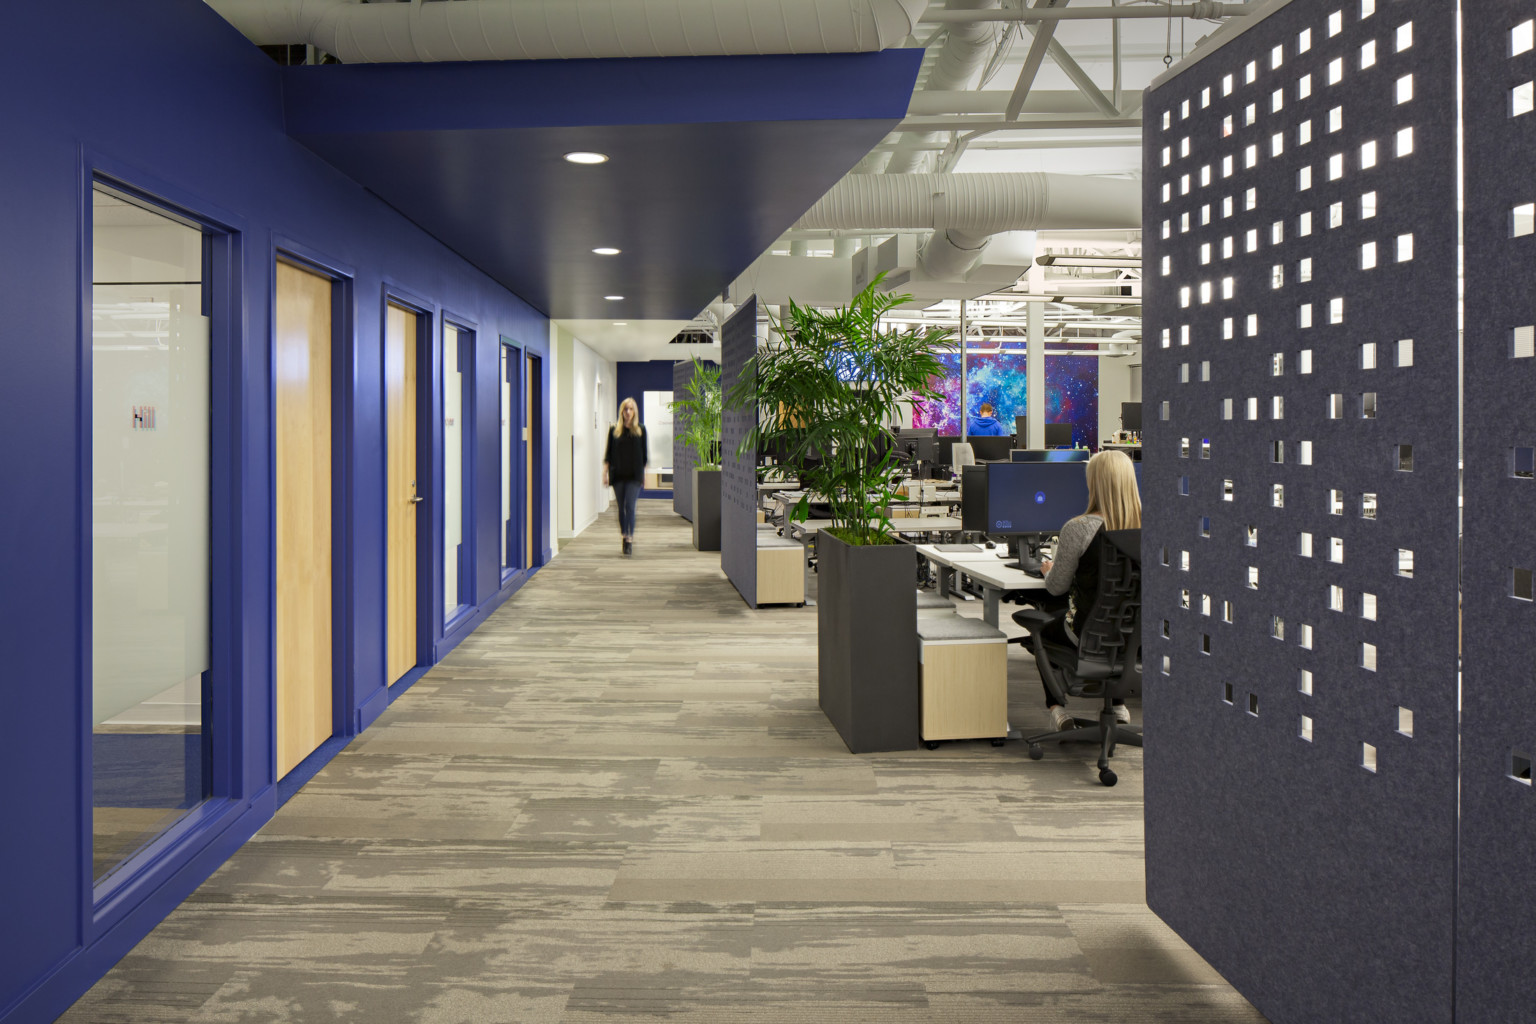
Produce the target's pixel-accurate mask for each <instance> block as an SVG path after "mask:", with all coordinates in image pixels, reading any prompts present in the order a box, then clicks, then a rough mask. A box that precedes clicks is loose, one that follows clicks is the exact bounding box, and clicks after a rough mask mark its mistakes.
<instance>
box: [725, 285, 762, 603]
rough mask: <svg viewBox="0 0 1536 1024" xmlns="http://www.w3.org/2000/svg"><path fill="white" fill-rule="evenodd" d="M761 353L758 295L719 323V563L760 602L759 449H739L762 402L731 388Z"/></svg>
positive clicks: (753, 600) (740, 589)
mask: <svg viewBox="0 0 1536 1024" xmlns="http://www.w3.org/2000/svg"><path fill="white" fill-rule="evenodd" d="M756 354H757V297H756V296H753V297H752V298H750V299H748V300H747V301H746V302H744V303H742V304H741V306H740V307H739V308H738V309H737V310H736V312H735V313H734V314H732V316H731V318H730V319H729V320H727V321H726V322H725V324H724V325H723V326H722V327H721V328H720V387H721V389H722V390H723V391H724V393H725V394H726V396H727V400H726V402H725V409H724V413H723V414H722V416H721V419H720V448H721V453H720V568H722V569H724V570H725V575H726V576H727V577H729V578H730V581H731V582H732V583H733V584H735V586H736V590H737V592H738V593H740V594H741V596H742V599H743V600H744V601H746V602H747V604H749V605H750V606H752V607H753V608H756V607H757V453H756V452H751V451H749V452H747V453H746V454H745V455H738V454H737V453H736V451H737V449H738V448H739V447H740V446H741V443H742V442H743V441H744V440H746V438H747V435H748V434H750V433H751V432H752V428H753V427H755V426H756V425H757V405H756V404H755V403H752V404H748V405H733V404H731V402H730V400H729V395H730V394H731V391H732V389H734V388H735V387H736V382H737V381H739V380H740V379H741V377H742V374H744V373H747V372H749V371H750V366H749V365H748V364H749V363H750V362H751V361H752V357H753V356H755V355H756Z"/></svg>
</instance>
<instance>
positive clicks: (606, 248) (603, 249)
mask: <svg viewBox="0 0 1536 1024" xmlns="http://www.w3.org/2000/svg"><path fill="white" fill-rule="evenodd" d="M592 251H593V252H595V253H597V254H598V255H599V256H617V255H618V254H619V252H620V251H621V250H619V249H615V248H613V246H611V245H600V246H598V247H597V248H596V249H593V250H592Z"/></svg>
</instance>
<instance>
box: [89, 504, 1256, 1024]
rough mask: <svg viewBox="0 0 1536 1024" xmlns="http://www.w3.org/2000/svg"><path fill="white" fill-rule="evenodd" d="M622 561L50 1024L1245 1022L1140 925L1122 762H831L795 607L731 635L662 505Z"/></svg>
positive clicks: (1026, 713) (598, 555) (599, 543)
mask: <svg viewBox="0 0 1536 1024" xmlns="http://www.w3.org/2000/svg"><path fill="white" fill-rule="evenodd" d="M618 549H619V542H618V538H617V533H616V530H615V529H614V524H613V520H612V513H610V514H609V516H608V517H606V518H604V519H603V520H601V521H600V522H598V523H597V524H596V525H594V526H593V527H592V528H591V529H589V530H588V531H587V532H586V533H585V534H583V535H582V536H581V537H579V538H577V539H575V540H573V541H568V542H567V543H566V544H565V545H564V546H563V547H562V550H561V552H560V554H559V556H558V557H557V558H556V559H555V560H554V561H553V562H551V564H550V565H549V566H547V567H546V568H545V569H543V570H542V571H541V572H540V573H539V574H538V575H537V576H536V577H535V578H534V579H533V580H532V581H531V582H530V583H529V584H528V585H527V586H526V587H524V588H523V590H522V591H521V592H519V593H518V594H517V595H516V596H515V597H514V598H513V599H512V600H511V601H510V602H508V603H507V604H506V605H505V606H503V607H502V608H501V609H500V610H498V611H497V612H496V614H495V615H494V616H492V617H491V618H490V620H489V621H488V622H486V623H485V625H483V626H482V627H481V628H480V630H479V631H478V632H476V633H475V634H474V635H473V636H471V637H470V638H469V639H467V640H466V641H465V642H464V643H463V644H462V645H460V646H459V647H458V648H457V649H456V650H455V651H453V652H452V654H450V655H449V656H448V658H447V659H445V660H444V662H443V663H442V664H441V665H439V666H438V667H437V668H435V669H434V670H433V671H432V672H431V673H430V674H428V675H427V676H426V677H425V678H423V679H422V680H421V681H420V682H418V683H417V684H416V686H415V687H413V688H412V689H411V690H410V691H408V692H407V693H406V694H405V695H404V696H402V697H401V698H400V699H399V700H398V701H396V702H395V704H394V705H393V706H391V707H390V709H389V710H388V711H387V712H386V713H385V715H384V716H383V717H382V718H381V719H380V720H379V721H378V722H377V723H376V724H375V725H374V726H373V727H372V728H370V729H369V730H368V731H367V732H366V733H365V734H363V735H362V736H360V737H358V738H357V739H356V740H355V741H354V742H353V743H352V744H351V746H349V747H348V748H347V749H346V750H344V751H343V752H342V753H340V754H339V755H338V756H337V757H336V759H335V760H334V761H333V762H332V763H331V764H330V765H329V766H328V767H326V768H325V769H324V770H323V771H322V772H321V773H320V774H319V775H318V776H317V777H316V778H315V779H314V780H313V781H312V782H310V784H309V785H308V786H306V787H305V788H304V789H303V790H302V791H301V792H300V793H299V794H298V795H297V796H296V797H294V799H293V800H291V801H290V802H289V803H288V804H287V805H286V806H284V807H283V808H282V810H281V811H280V812H279V813H278V815H277V817H276V818H275V819H274V820H273V821H272V822H271V823H270V824H269V825H268V826H267V827H266V828H265V829H264V830H263V831H262V832H261V833H260V834H259V835H258V836H257V837H256V838H255V839H253V840H252V841H251V842H250V843H248V844H247V845H246V846H245V847H244V848H243V849H242V850H240V851H239V853H237V854H236V855H235V856H234V857H233V858H232V859H231V860H230V861H229V862H228V863H227V864H226V865H224V867H223V868H221V869H220V870H219V871H218V873H217V874H216V875H215V876H214V877H213V878H212V879H210V880H209V881H208V882H207V883H206V884H205V885H203V886H202V887H201V888H200V889H199V890H198V891H197V892H196V893H195V894H193V895H192V897H191V898H189V899H188V900H187V901H186V902H185V903H184V904H183V905H182V906H181V907H180V908H179V909H177V910H176V911H175V912H174V913H172V914H171V915H170V917H169V918H167V919H166V920H165V921H164V922H163V923H162V924H161V925H160V926H159V927H158V928H156V929H155V931H154V932H153V933H152V934H151V935H150V936H149V937H148V938H146V939H145V940H144V941H143V942H142V943H140V944H139V946H138V947H137V948H136V949H135V950H134V951H133V952H132V953H131V954H130V955H129V956H128V957H127V958H126V959H124V960H123V961H122V962H121V963H120V964H119V965H118V966H117V967H115V968H114V969H113V970H112V971H111V972H110V973H109V974H108V975H107V976H106V977H105V978H103V979H102V980H101V981H100V982H99V983H98V984H97V985H96V986H95V987H94V988H93V989H92V990H91V991H90V993H88V994H87V995H86V996H85V997H84V998H83V999H82V1000H81V1001H80V1002H79V1003H77V1004H76V1005H75V1007H74V1008H73V1009H72V1010H71V1011H70V1012H68V1013H67V1014H66V1015H65V1016H64V1017H63V1018H62V1020H64V1021H67V1022H70V1024H85V1022H154V1024H171V1022H183V1021H186V1022H194V1021H195V1022H240V1024H254V1022H310V1021H368V1022H393V1021H401V1022H423V1024H472V1022H525V1021H526V1022H543V1021H548V1022H557V1021H558V1022H569V1024H575V1022H585V1021H613V1020H627V1021H645V1020H655V1021H668V1022H678V1024H686V1022H726V1021H729V1022H737V1021H741V1022H777V1021H785V1022H800V1021H804V1022H821V1021H827V1022H888V1021H895V1022H901V1021H912V1022H918V1021H955V1022H968V1024H972V1022H992V1021H1008V1022H1019V1024H1035V1022H1055V1021H1106V1022H1108V1021H1115V1022H1154V1021H1155V1022H1169V1024H1174V1022H1179V1024H1216V1022H1223V1024H1225V1022H1262V1021H1263V1017H1261V1016H1260V1015H1259V1014H1258V1013H1257V1012H1256V1011H1255V1010H1254V1009H1253V1008H1252V1007H1251V1006H1250V1005H1249V1004H1248V1003H1247V1002H1246V1001H1245V1000H1244V999H1243V998H1242V997H1241V996H1240V995H1238V994H1237V993H1236V992H1235V991H1234V990H1233V989H1232V988H1231V987H1230V986H1229V985H1227V984H1226V983H1225V982H1224V981H1223V980H1222V979H1221V977H1220V976H1219V975H1217V974H1216V973H1215V972H1214V971H1213V970H1212V969H1211V968H1210V967H1209V966H1207V965H1206V964H1205V962H1204V961H1203V960H1201V958H1200V957H1199V956H1198V955H1196V954H1195V953H1194V952H1193V951H1191V950H1190V949H1189V948H1188V947H1187V946H1186V945H1185V944H1184V943H1183V942H1181V941H1180V940H1179V939H1178V937H1177V936H1175V935H1174V934H1173V933H1172V932H1171V931H1170V930H1169V929H1168V928H1167V927H1166V926H1164V925H1163V924H1162V923H1161V922H1160V921H1159V920H1158V919H1157V918H1156V917H1154V916H1153V915H1152V914H1151V913H1150V912H1149V911H1148V910H1147V909H1146V907H1145V905H1144V890H1143V875H1142V820H1141V819H1142V803H1141V783H1142V778H1141V751H1139V750H1136V749H1131V748H1122V751H1121V753H1120V756H1118V757H1117V758H1116V762H1117V764H1116V767H1117V769H1118V771H1119V774H1120V779H1121V782H1120V784H1119V786H1117V787H1115V788H1114V789H1106V788H1103V787H1101V786H1099V785H1098V784H1097V782H1096V780H1095V774H1096V773H1095V769H1094V766H1093V760H1094V757H1095V756H1096V755H1095V753H1094V752H1093V751H1092V750H1090V749H1089V748H1086V747H1076V748H1074V747H1065V748H1054V747H1052V748H1048V749H1047V751H1046V755H1045V758H1044V760H1042V761H1038V762H1033V761H1030V760H1029V759H1028V758H1027V756H1026V754H1025V751H1024V749H1023V747H1022V746H1020V745H1018V744H1010V745H1009V746H1007V747H1004V748H993V747H992V746H990V745H989V744H987V743H985V742H980V743H955V744H948V745H946V746H944V747H941V748H940V749H939V750H937V751H927V750H919V751H912V752H910V753H900V754H886V755H875V756H860V757H855V756H852V755H850V754H849V753H848V752H847V750H846V749H845V748H844V747H843V745H842V743H841V741H840V740H839V739H838V737H837V735H836V733H835V732H834V731H833V730H832V728H831V726H830V725H829V724H828V723H827V721H826V719H825V717H824V716H823V715H822V714H821V712H820V710H818V708H817V706H816V612H815V609H814V608H805V609H782V608H780V609H767V610H763V611H752V610H751V609H748V608H747V607H746V606H745V605H744V604H743V603H742V602H741V600H740V599H739V598H738V597H737V595H736V593H735V591H734V590H733V589H732V587H731V585H730V583H729V582H727V581H726V579H725V578H724V576H723V575H722V574H721V572H720V569H719V556H718V555H713V554H701V553H698V552H695V551H693V549H692V547H691V546H690V539H689V529H688V524H687V523H686V522H684V521H683V520H682V519H680V518H678V517H676V516H674V515H673V514H672V512H671V507H670V503H663V502H655V501H646V502H641V511H640V520H639V529H638V539H637V541H636V550H635V556H634V557H633V558H631V559H622V558H620V557H619V551H618ZM962 613H963V614H970V615H979V613H980V609H979V608H978V607H976V603H971V604H968V605H965V606H964V607H963V609H962ZM1009 660H1010V703H1011V717H1012V720H1013V723H1014V724H1015V725H1018V726H1022V727H1025V728H1026V729H1029V728H1035V729H1043V728H1044V727H1045V725H1046V716H1045V712H1044V707H1043V704H1042V702H1041V699H1040V689H1039V681H1038V677H1037V676H1036V675H1035V672H1034V668H1033V664H1032V662H1031V661H1030V660H1029V659H1028V658H1027V657H1026V656H1025V655H1024V654H1023V652H1022V651H1021V650H1020V649H1018V648H1014V649H1013V650H1012V651H1011V652H1010V655H1009ZM1084 710H1087V709H1086V708H1085V709H1084Z"/></svg>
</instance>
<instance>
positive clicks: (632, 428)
mask: <svg viewBox="0 0 1536 1024" xmlns="http://www.w3.org/2000/svg"><path fill="white" fill-rule="evenodd" d="M625 409H629V410H630V411H632V412H633V413H634V414H635V419H634V422H632V423H631V424H630V425H629V432H630V433H631V434H633V435H634V436H636V437H639V436H640V407H639V406H638V405H636V404H635V400H634V399H633V398H626V399H624V401H622V402H620V403H619V421H618V422H617V423H615V424H614V425H613V436H614V437H618V436H620V435H621V434H623V433H624V410H625Z"/></svg>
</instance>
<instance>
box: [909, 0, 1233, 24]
mask: <svg viewBox="0 0 1536 1024" xmlns="http://www.w3.org/2000/svg"><path fill="white" fill-rule="evenodd" d="M1261 6H1263V5H1262V4H1259V3H1220V2H1217V0H1197V2H1195V3H1190V4H1156V5H1147V6H1140V7H1026V8H1023V9H1022V10H998V11H968V10H956V9H954V8H953V7H951V8H948V9H946V10H939V11H929V12H928V13H926V14H924V15H923V16H922V18H921V19H920V20H921V21H923V22H924V23H928V24H936V25H969V24H972V23H973V22H978V21H1003V22H1008V21H1024V22H1030V21H1106V20H1108V21H1122V20H1124V19H1126V18H1193V19H1195V20H1197V21H1210V20H1212V19H1214V18H1236V17H1242V16H1243V15H1246V14H1251V13H1252V12H1253V11H1255V10H1257V9H1258V8H1259V7H1261Z"/></svg>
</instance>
